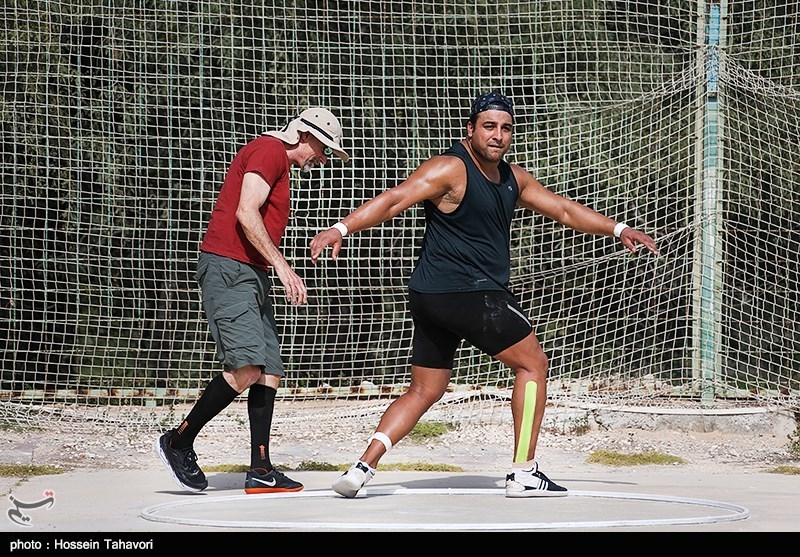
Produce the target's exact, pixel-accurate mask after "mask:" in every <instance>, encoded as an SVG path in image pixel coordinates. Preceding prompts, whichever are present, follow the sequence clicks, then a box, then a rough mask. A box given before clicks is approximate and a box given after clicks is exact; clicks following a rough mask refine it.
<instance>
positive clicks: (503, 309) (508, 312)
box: [409, 290, 533, 369]
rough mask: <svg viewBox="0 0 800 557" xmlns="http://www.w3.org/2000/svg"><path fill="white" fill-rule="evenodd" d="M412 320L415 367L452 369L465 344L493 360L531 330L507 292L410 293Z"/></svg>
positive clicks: (412, 362)
mask: <svg viewBox="0 0 800 557" xmlns="http://www.w3.org/2000/svg"><path fill="white" fill-rule="evenodd" d="M409 307H410V309H411V317H412V318H413V320H414V340H413V344H412V347H413V348H412V353H411V364H412V365H415V366H422V367H431V368H446V369H453V358H454V356H455V353H456V349H458V346H459V344H460V343H461V341H462V340H466V341H467V342H469V343H470V344H472V345H473V346H475V347H476V348H479V349H480V350H482V351H483V352H485V353H486V354H489V355H490V356H494V355H496V354H499V353H500V352H502V351H503V350H505V349H506V348H508V347H510V346H513V345H515V344H516V343H518V342H519V341H521V340H522V339H524V338H526V337H527V336H528V335H529V334H531V331H532V330H533V327H532V326H531V323H530V321H528V318H527V317H525V314H524V312H523V311H522V308H520V307H519V304H518V303H517V301H516V300H515V299H514V297H513V296H512V295H511V294H510V293H508V292H505V291H494V290H491V291H482V292H456V293H449V294H422V293H419V292H415V291H413V290H410V291H409Z"/></svg>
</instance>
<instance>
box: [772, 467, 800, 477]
mask: <svg viewBox="0 0 800 557" xmlns="http://www.w3.org/2000/svg"><path fill="white" fill-rule="evenodd" d="M767 472H769V473H770V474H784V475H786V476H800V466H776V467H775V468H770V469H769V470H767Z"/></svg>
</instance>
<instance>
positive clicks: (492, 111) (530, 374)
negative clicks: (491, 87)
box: [310, 92, 658, 497]
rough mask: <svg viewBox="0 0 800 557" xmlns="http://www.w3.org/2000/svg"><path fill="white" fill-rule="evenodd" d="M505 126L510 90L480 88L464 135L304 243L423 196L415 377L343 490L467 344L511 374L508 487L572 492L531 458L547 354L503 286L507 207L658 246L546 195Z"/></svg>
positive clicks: (414, 283)
mask: <svg viewBox="0 0 800 557" xmlns="http://www.w3.org/2000/svg"><path fill="white" fill-rule="evenodd" d="M513 127H514V116H513V104H512V102H511V100H510V99H508V98H507V97H505V96H504V95H502V94H500V93H496V92H490V93H485V94H483V95H480V96H478V97H477V98H476V99H475V101H474V102H473V104H472V108H471V111H470V116H469V120H468V121H467V135H466V137H465V138H464V139H462V140H461V141H460V142H459V143H457V144H455V145H454V146H453V147H451V148H450V149H449V150H448V151H446V152H445V153H443V154H441V155H436V156H434V157H432V158H430V159H428V160H427V161H425V162H423V163H422V164H421V165H420V166H419V167H418V168H417V169H416V170H415V171H414V172H412V173H411V175H410V176H409V177H408V179H406V180H405V181H404V182H402V183H401V184H399V185H397V186H395V187H393V188H391V189H389V190H387V191H385V192H383V193H381V194H380V195H378V196H377V197H375V198H374V199H371V200H370V201H367V202H366V203H364V204H363V205H361V206H360V207H358V208H357V209H356V210H355V211H353V212H352V213H350V214H349V215H348V216H346V217H345V218H344V219H342V221H340V222H338V223H336V224H334V225H333V226H332V227H331V228H329V229H328V230H325V231H323V232H320V233H319V234H317V235H316V236H315V237H314V238H313V240H312V241H311V245H310V248H311V260H312V262H314V263H316V261H317V259H318V258H319V256H320V254H321V253H322V252H323V250H325V249H326V248H328V247H331V255H332V257H333V258H334V259H335V258H336V257H337V256H338V255H339V251H340V250H341V247H342V239H343V237H344V236H345V235H347V234H353V233H355V232H358V231H361V230H366V229H368V228H371V227H373V226H375V225H378V224H380V223H382V222H385V221H387V220H389V219H391V218H393V217H395V216H397V215H398V214H400V213H401V212H402V211H404V210H406V209H408V208H409V207H411V206H413V205H416V204H417V203H423V204H424V208H425V224H426V226H425V235H424V237H423V243H422V248H421V250H420V254H419V258H418V260H417V263H416V266H415V268H414V271H413V273H412V274H411V278H410V280H409V285H408V286H409V307H410V310H411V316H412V318H413V322H414V337H413V346H412V356H411V385H410V388H409V390H408V391H407V392H406V393H404V394H403V395H401V396H400V397H398V398H397V399H396V400H395V401H394V402H392V404H391V405H390V406H389V407H388V408H387V409H386V411H385V412H384V414H383V416H382V417H381V420H380V423H379V424H378V427H377V429H376V430H375V433H374V434H373V435H372V436H371V437H370V439H369V441H368V446H367V448H366V450H365V451H364V453H363V454H362V455H361V458H360V459H359V460H358V461H357V462H356V463H355V464H354V465H353V466H352V467H350V469H349V470H348V471H347V472H345V473H344V474H343V475H342V476H341V477H340V478H338V479H337V480H336V481H335V482H334V484H333V489H334V491H336V492H337V493H339V494H341V495H344V496H345V497H355V496H356V494H357V493H358V490H359V489H361V488H362V487H363V486H364V485H365V484H366V483H367V482H368V481H369V480H370V479H372V477H373V476H374V475H375V468H376V467H377V465H378V461H379V460H380V459H381V457H382V456H383V455H384V454H385V453H386V452H387V451H388V450H389V449H391V447H392V445H393V444H394V443H397V442H398V441H399V440H400V439H402V438H403V437H405V436H406V435H407V434H408V433H409V432H411V430H412V429H413V428H414V426H415V425H416V423H417V422H418V421H419V419H420V418H421V417H422V416H423V414H425V412H427V411H428V409H429V408H430V407H431V406H432V405H433V404H434V403H435V402H436V401H438V400H439V399H440V398H441V397H442V395H443V394H444V393H445V390H446V389H447V386H448V384H449V382H450V376H451V374H452V370H453V358H454V355H455V352H456V350H457V349H458V347H459V345H460V344H461V343H462V342H463V341H466V342H469V343H470V344H472V345H473V346H475V347H477V348H479V349H480V350H482V351H484V352H485V353H486V354H488V355H490V356H492V357H493V358H495V359H496V360H498V361H500V362H502V363H503V364H505V365H506V366H508V367H509V368H510V369H511V371H512V372H513V373H514V388H513V392H512V396H511V411H512V416H513V420H514V453H513V454H514V458H513V460H512V463H511V471H510V472H509V473H508V474H507V475H506V496H507V497H536V496H563V495H567V493H568V491H567V489H566V488H564V487H562V486H560V485H558V484H556V483H555V482H553V481H552V480H550V479H549V478H548V477H547V476H545V475H544V474H543V473H542V472H541V471H540V470H539V469H538V464H537V463H536V461H535V457H536V444H537V440H538V438H539V432H540V429H541V425H542V419H543V417H544V409H545V403H546V402H547V386H546V378H547V356H546V355H545V353H544V351H543V350H542V347H541V346H540V344H539V341H538V339H537V338H536V335H535V334H534V332H533V328H532V326H531V323H530V321H529V320H528V318H527V317H526V316H525V313H524V311H523V310H522V308H521V307H520V306H519V304H518V303H517V301H516V299H515V298H514V295H513V294H512V293H511V291H510V290H509V278H510V277H509V274H510V229H511V221H512V218H513V216H514V211H515V208H516V207H518V206H519V207H524V208H526V209H529V210H531V211H535V212H537V213H540V214H542V215H544V216H545V217H548V218H551V219H553V220H556V221H558V222H559V223H561V224H563V225H565V226H568V227H570V228H572V229H574V230H577V231H580V232H584V233H587V234H594V235H601V236H609V237H616V238H619V240H620V241H621V242H622V244H623V246H624V247H626V248H628V249H629V250H631V251H632V252H636V250H637V249H638V247H639V246H644V247H645V248H646V249H648V250H649V251H650V252H652V253H654V254H657V253H658V250H657V248H656V244H655V242H654V241H653V239H652V238H651V237H650V236H649V235H647V234H646V233H644V232H642V231H639V230H635V229H633V228H631V227H628V226H627V225H625V224H624V223H618V222H616V221H614V220H613V219H611V218H609V217H606V216H604V215H602V214H600V213H598V212H596V211H594V210H593V209H590V208H589V207H586V206H584V205H581V204H580V203H577V202H575V201H572V200H570V199H567V198H564V197H562V196H559V195H557V194H555V193H553V192H551V191H550V190H548V189H547V188H545V187H544V186H543V185H542V184H541V183H540V182H539V181H538V180H537V179H536V178H534V177H533V176H532V175H531V174H530V173H529V172H527V171H526V170H524V169H523V168H522V167H520V166H519V165H516V164H509V163H507V162H506V161H505V160H503V157H504V156H505V154H506V152H507V151H508V149H509V147H510V146H511V138H512V133H513Z"/></svg>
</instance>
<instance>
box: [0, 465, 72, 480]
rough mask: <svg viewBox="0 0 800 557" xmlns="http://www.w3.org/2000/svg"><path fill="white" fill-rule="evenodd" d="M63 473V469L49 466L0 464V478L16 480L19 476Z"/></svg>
mask: <svg viewBox="0 0 800 557" xmlns="http://www.w3.org/2000/svg"><path fill="white" fill-rule="evenodd" d="M63 473H64V469H63V468H58V467H57V466H52V465H50V464H48V465H45V466H37V465H33V464H0V477H3V478H16V477H19V476H23V477H29V476H54V475H56V474H63Z"/></svg>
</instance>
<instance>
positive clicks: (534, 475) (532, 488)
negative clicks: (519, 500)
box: [506, 462, 569, 497]
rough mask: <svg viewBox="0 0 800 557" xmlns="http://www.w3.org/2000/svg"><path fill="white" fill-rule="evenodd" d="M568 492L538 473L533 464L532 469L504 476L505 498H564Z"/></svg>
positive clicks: (537, 466) (516, 471) (535, 464)
mask: <svg viewBox="0 0 800 557" xmlns="http://www.w3.org/2000/svg"><path fill="white" fill-rule="evenodd" d="M568 494H569V491H568V490H567V488H566V487H561V486H560V485H558V484H556V483H555V482H553V481H552V480H551V479H550V478H548V477H547V476H545V475H544V474H543V473H542V472H539V465H538V464H537V463H536V462H534V463H533V467H532V468H526V469H524V470H517V469H515V470H514V471H513V472H511V473H510V474H508V475H507V476H506V497H564V496H565V495H568Z"/></svg>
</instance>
